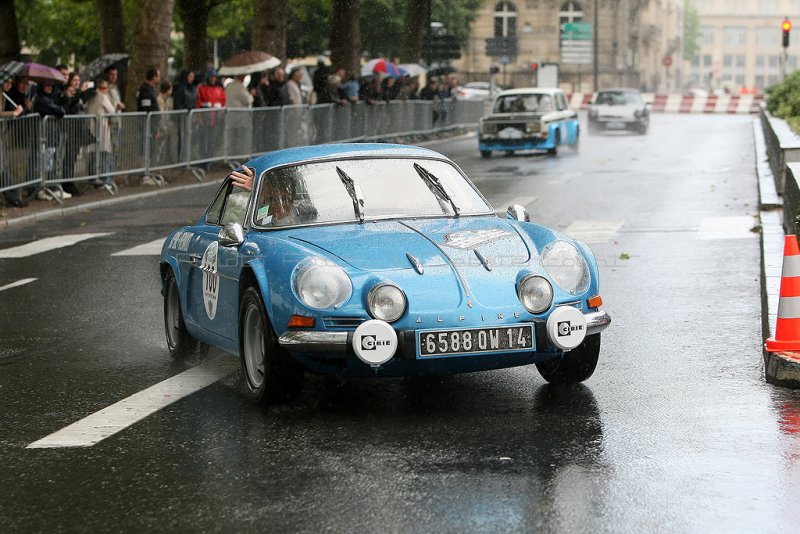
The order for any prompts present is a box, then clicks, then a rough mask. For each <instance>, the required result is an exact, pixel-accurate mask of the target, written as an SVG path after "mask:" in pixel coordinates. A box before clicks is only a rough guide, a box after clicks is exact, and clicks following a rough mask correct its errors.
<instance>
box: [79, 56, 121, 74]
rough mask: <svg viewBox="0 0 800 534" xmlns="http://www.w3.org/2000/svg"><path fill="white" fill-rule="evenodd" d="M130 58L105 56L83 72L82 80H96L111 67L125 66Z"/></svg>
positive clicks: (87, 66)
mask: <svg viewBox="0 0 800 534" xmlns="http://www.w3.org/2000/svg"><path fill="white" fill-rule="evenodd" d="M128 57H129V56H128V54H104V55H102V56H100V57H99V58H97V59H95V60H93V61H92V62H91V63H89V64H88V65H86V67H85V68H84V69H83V72H81V79H83V80H94V79H95V78H97V77H98V76H100V73H101V72H103V71H104V70H106V69H107V68H108V67H110V66H111V65H117V67H120V66H123V65H122V64H123V63H127V61H128Z"/></svg>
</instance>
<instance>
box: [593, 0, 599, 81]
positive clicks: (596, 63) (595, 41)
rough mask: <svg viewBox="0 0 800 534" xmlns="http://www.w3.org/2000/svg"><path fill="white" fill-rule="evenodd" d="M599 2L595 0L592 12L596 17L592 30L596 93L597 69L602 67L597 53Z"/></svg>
mask: <svg viewBox="0 0 800 534" xmlns="http://www.w3.org/2000/svg"><path fill="white" fill-rule="evenodd" d="M597 3H598V2H597V0H594V6H593V7H592V14H593V17H594V28H593V30H594V31H592V85H593V86H594V92H595V93H596V92H597V90H598V85H597V71H598V70H599V68H600V65H599V63H600V61H599V56H598V55H597V48H598V47H597V43H598V41H599V39H598V35H597V34H598V33H599V32H598V31H597V21H598V20H599V19H600V17H599V16H598V13H597V10H598V8H597Z"/></svg>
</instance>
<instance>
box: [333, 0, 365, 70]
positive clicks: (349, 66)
mask: <svg viewBox="0 0 800 534" xmlns="http://www.w3.org/2000/svg"><path fill="white" fill-rule="evenodd" d="M331 7H332V10H331V43H330V44H331V46H330V48H331V62H332V63H333V65H334V68H336V67H344V68H345V69H346V70H347V72H349V73H351V74H358V73H359V72H361V27H360V25H359V22H360V20H359V19H360V11H361V1H360V0H333V2H332V6H331Z"/></svg>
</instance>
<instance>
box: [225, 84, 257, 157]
mask: <svg viewBox="0 0 800 534" xmlns="http://www.w3.org/2000/svg"><path fill="white" fill-rule="evenodd" d="M225 105H226V106H227V107H228V109H227V111H226V114H225V129H226V130H227V132H228V147H227V148H228V154H233V155H237V156H239V155H242V156H244V155H249V154H250V153H251V152H252V148H251V146H252V143H253V140H252V137H253V117H252V115H251V112H250V108H252V106H253V95H251V94H250V91H248V90H247V87H245V85H244V76H243V75H239V76H236V77H235V78H234V80H233V81H232V82H231V83H229V84H228V86H227V87H226V88H225ZM244 109H247V111H244Z"/></svg>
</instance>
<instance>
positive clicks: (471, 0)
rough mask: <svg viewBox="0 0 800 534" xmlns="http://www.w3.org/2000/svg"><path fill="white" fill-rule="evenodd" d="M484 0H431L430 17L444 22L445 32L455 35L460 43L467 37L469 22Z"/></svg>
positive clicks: (473, 18)
mask: <svg viewBox="0 0 800 534" xmlns="http://www.w3.org/2000/svg"><path fill="white" fill-rule="evenodd" d="M484 3H485V2H484V0H456V1H453V0H433V5H432V6H431V19H432V20H434V21H438V22H441V23H443V24H444V27H445V28H447V33H448V34H450V35H455V36H456V37H457V38H458V41H459V42H460V43H462V44H463V43H465V42H466V41H467V38H468V37H469V32H470V27H469V25H470V23H471V22H472V21H473V20H475V12H476V11H478V9H480V8H481V6H483V4H484Z"/></svg>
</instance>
